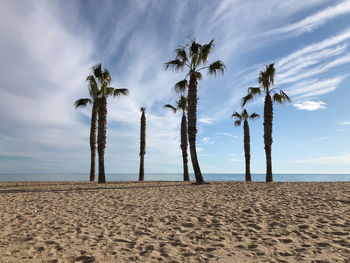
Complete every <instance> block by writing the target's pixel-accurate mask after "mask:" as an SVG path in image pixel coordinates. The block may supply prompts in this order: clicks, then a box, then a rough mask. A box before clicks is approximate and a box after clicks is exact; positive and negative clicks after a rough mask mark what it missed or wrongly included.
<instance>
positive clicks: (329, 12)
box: [266, 1, 350, 35]
mask: <svg viewBox="0 0 350 263" xmlns="http://www.w3.org/2000/svg"><path fill="white" fill-rule="evenodd" d="M347 13H350V2H349V1H343V2H341V3H339V4H337V5H334V6H331V7H328V8H325V9H323V10H321V11H319V12H317V13H315V14H313V15H310V16H307V17H305V18H304V19H302V20H300V21H298V22H296V23H294V24H290V25H287V26H283V27H279V28H276V29H273V30H271V31H269V32H267V33H266V34H267V35H275V34H276V35H277V34H286V33H288V34H301V33H304V32H309V31H312V30H314V29H316V28H317V27H319V26H321V25H322V24H324V23H325V22H327V21H329V20H331V19H334V18H336V17H339V16H341V15H344V14H347Z"/></svg>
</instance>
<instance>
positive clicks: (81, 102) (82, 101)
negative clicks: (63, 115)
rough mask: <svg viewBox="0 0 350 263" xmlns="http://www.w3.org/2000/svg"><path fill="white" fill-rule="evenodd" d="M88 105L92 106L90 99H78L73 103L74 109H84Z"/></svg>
mask: <svg viewBox="0 0 350 263" xmlns="http://www.w3.org/2000/svg"><path fill="white" fill-rule="evenodd" d="M88 104H92V100H91V99H88V98H86V99H78V100H77V101H76V102H74V106H75V108H76V109H77V108H79V107H85V106H86V105H88Z"/></svg>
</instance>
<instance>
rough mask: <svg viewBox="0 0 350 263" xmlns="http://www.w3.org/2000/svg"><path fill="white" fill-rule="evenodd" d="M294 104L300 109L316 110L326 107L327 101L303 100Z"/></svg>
mask: <svg viewBox="0 0 350 263" xmlns="http://www.w3.org/2000/svg"><path fill="white" fill-rule="evenodd" d="M293 106H294V107H295V108H297V109H298V110H307V111H315V110H321V109H325V108H326V103H324V102H323V101H309V100H308V101H303V102H300V103H293Z"/></svg>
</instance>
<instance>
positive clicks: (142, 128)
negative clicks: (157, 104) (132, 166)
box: [139, 107, 146, 181]
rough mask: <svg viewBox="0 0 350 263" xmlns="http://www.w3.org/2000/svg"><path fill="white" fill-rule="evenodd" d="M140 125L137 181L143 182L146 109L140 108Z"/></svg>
mask: <svg viewBox="0 0 350 263" xmlns="http://www.w3.org/2000/svg"><path fill="white" fill-rule="evenodd" d="M140 111H141V123H140V171H139V181H143V180H145V174H144V164H145V154H146V115H145V111H146V107H141V108H140Z"/></svg>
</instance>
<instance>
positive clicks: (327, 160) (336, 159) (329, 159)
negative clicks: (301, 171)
mask: <svg viewBox="0 0 350 263" xmlns="http://www.w3.org/2000/svg"><path fill="white" fill-rule="evenodd" d="M290 162H291V163H299V164H317V165H348V166H350V154H348V153H345V154H343V155H334V156H320V157H314V158H309V159H303V160H294V161H290Z"/></svg>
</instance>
